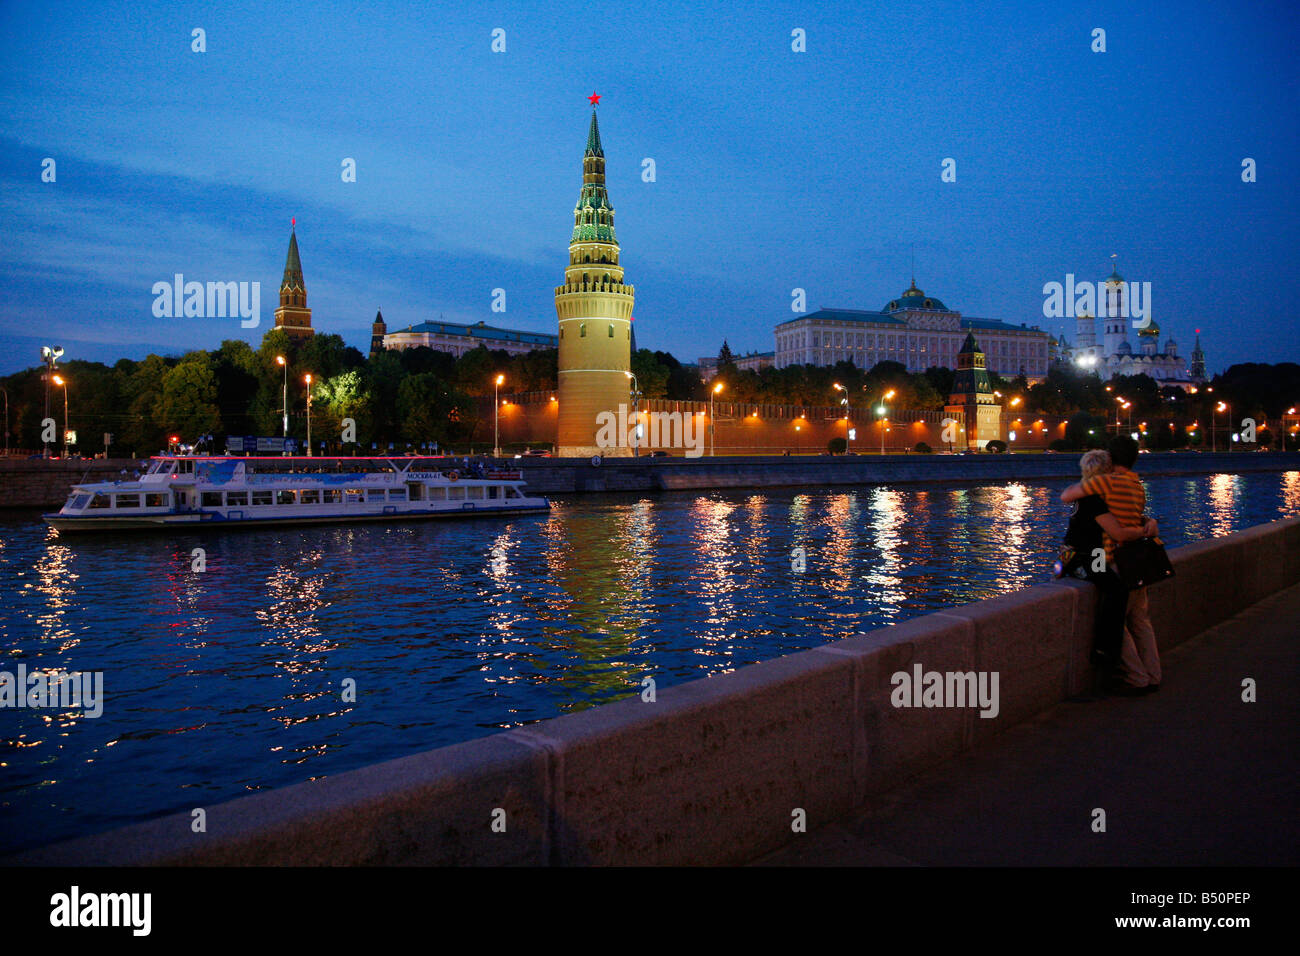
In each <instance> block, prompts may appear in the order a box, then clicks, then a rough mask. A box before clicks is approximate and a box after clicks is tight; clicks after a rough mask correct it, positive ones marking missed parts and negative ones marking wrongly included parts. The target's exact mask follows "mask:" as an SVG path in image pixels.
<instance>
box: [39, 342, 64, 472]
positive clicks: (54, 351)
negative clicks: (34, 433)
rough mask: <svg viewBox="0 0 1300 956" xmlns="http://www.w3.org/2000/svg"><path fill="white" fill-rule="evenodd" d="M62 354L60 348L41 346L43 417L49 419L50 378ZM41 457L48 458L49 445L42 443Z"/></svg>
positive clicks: (42, 425)
mask: <svg viewBox="0 0 1300 956" xmlns="http://www.w3.org/2000/svg"><path fill="white" fill-rule="evenodd" d="M62 354H63V348H62V346H58V345H42V346H41V359H42V360H43V361H44V362H45V374H44V375H42V376H41V378H42V379H44V380H45V417H46V419H48V418H49V417H50V378H51V377H52V376H53V375H54V370H55V368H57V367H58V362H59V357H60V356H61V355H62ZM44 432H45V425H44V423H42V424H41V433H42V434H44ZM43 446H44V447H43V450H42V451H41V455H42V457H44V458H49V457H50V443H49V442H43Z"/></svg>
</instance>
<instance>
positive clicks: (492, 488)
mask: <svg viewBox="0 0 1300 956" xmlns="http://www.w3.org/2000/svg"><path fill="white" fill-rule="evenodd" d="M488 497H489V498H500V497H501V489H500V488H498V487H497V486H496V485H489V486H488Z"/></svg>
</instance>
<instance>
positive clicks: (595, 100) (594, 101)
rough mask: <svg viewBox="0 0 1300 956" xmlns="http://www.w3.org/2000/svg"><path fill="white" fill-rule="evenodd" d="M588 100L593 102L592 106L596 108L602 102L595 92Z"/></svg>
mask: <svg viewBox="0 0 1300 956" xmlns="http://www.w3.org/2000/svg"><path fill="white" fill-rule="evenodd" d="M587 99H589V100H591V105H592V106H595V105H596V104H597V103H599V102H600V97H599V96H597V95H596V93H595V91H594V90H593V91H592V94H591V95H590V96H589V97H587Z"/></svg>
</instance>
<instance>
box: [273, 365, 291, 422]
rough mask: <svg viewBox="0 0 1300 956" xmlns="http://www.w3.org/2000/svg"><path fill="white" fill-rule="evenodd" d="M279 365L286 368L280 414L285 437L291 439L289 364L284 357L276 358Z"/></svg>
mask: <svg viewBox="0 0 1300 956" xmlns="http://www.w3.org/2000/svg"><path fill="white" fill-rule="evenodd" d="M275 362H276V364H277V365H281V366H283V367H284V389H283V391H281V392H280V413H281V414H282V415H283V416H284V437H285V438H288V437H289V362H288V360H287V359H286V358H285V357H284V356H283V355H277V356H276V357H275Z"/></svg>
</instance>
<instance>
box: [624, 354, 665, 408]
mask: <svg viewBox="0 0 1300 956" xmlns="http://www.w3.org/2000/svg"><path fill="white" fill-rule="evenodd" d="M632 374H634V375H635V376H636V383H637V386H638V387H639V388H640V389H641V395H642V396H643V397H645V398H666V397H667V395H668V379H669V376H670V374H671V373H670V371H669V369H668V367H667V366H666V365H664V364H662V363H661V362H660V361H659V359H658V357H657V353H655V352H652V351H650V350H649V349H637V350H636V352H635V353H633V355H632Z"/></svg>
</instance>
